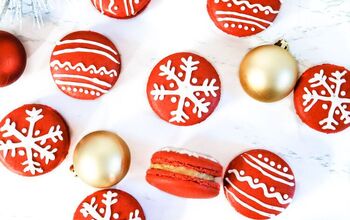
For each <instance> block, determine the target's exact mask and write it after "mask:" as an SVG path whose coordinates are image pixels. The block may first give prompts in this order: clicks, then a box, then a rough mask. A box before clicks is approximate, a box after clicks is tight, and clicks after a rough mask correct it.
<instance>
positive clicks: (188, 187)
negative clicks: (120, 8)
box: [146, 169, 220, 199]
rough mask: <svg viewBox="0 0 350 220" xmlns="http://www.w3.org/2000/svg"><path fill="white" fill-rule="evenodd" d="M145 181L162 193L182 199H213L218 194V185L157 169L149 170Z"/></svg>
mask: <svg viewBox="0 0 350 220" xmlns="http://www.w3.org/2000/svg"><path fill="white" fill-rule="evenodd" d="M146 180H147V182H148V183H149V184H151V185H153V186H154V187H156V188H158V189H160V190H162V191H164V192H167V193H169V194H172V195H175V196H179V197H184V198H193V199H206V198H213V197H215V196H217V195H218V194H219V192H220V185H219V184H218V183H215V182H212V181H206V180H201V179H198V178H193V177H189V176H186V175H182V174H177V173H173V172H169V171H164V170H159V169H149V170H148V171H147V174H146Z"/></svg>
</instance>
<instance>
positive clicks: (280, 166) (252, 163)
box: [224, 150, 295, 219]
mask: <svg viewBox="0 0 350 220" xmlns="http://www.w3.org/2000/svg"><path fill="white" fill-rule="evenodd" d="M224 191H225V195H226V198H227V199H228V201H229V202H230V203H231V205H232V206H233V207H234V208H235V209H236V210H237V211H238V212H239V213H241V214H242V215H244V216H246V217H248V218H251V219H269V218H272V217H274V216H276V215H278V214H280V213H281V212H283V211H284V210H285V209H286V208H287V207H288V205H289V204H290V203H291V201H292V198H293V196H294V192H295V178H294V175H293V172H292V169H291V168H290V167H289V165H288V164H287V163H286V162H285V161H284V160H283V159H282V158H280V157H279V156H277V155H276V154H274V153H272V152H269V151H266V150H251V151H248V152H245V153H243V154H241V155H239V156H238V157H236V158H235V159H234V160H232V161H231V163H230V164H229V166H228V167H227V170H226V173H225V177H224Z"/></svg>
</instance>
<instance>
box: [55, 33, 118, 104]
mask: <svg viewBox="0 0 350 220" xmlns="http://www.w3.org/2000/svg"><path fill="white" fill-rule="evenodd" d="M50 67H51V73H52V77H53V80H54V82H55V83H56V85H57V87H58V88H59V89H60V90H61V91H62V92H64V93H65V94H67V95H69V96H71V97H73V98H76V99H84V100H93V99H97V98H99V97H101V96H102V95H104V94H106V93H107V92H108V91H109V90H110V89H112V87H113V86H114V84H115V83H116V82H117V80H118V77H119V73H120V68H121V61H120V55H119V52H118V50H117V48H116V47H115V45H114V44H113V43H112V42H111V41H110V40H109V39H108V38H106V37H105V36H103V35H101V34H99V33H96V32H92V31H78V32H74V33H71V34H68V35H67V36H65V37H64V38H63V39H62V40H60V41H59V42H58V43H57V44H56V47H55V48H54V50H53V52H52V55H51V62H50Z"/></svg>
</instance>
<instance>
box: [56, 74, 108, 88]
mask: <svg viewBox="0 0 350 220" xmlns="http://www.w3.org/2000/svg"><path fill="white" fill-rule="evenodd" d="M53 77H54V78H71V79H83V80H86V81H89V82H92V83H94V84H97V85H100V86H105V87H108V88H112V85H111V84H109V83H107V82H105V81H102V80H99V79H97V78H90V77H86V76H81V75H75V74H58V73H57V74H53Z"/></svg>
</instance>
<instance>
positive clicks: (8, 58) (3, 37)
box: [0, 31, 27, 87]
mask: <svg viewBox="0 0 350 220" xmlns="http://www.w3.org/2000/svg"><path fill="white" fill-rule="evenodd" d="M0 51H6V52H1V53H0V87H5V86H8V85H10V84H12V83H14V82H15V81H16V80H17V79H18V78H19V77H20V76H21V75H22V73H23V72H24V69H25V67H26V63H27V55H26V51H25V49H24V47H23V44H22V43H21V41H19V40H18V39H17V38H16V37H15V36H14V35H12V34H10V33H8V32H5V31H0Z"/></svg>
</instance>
